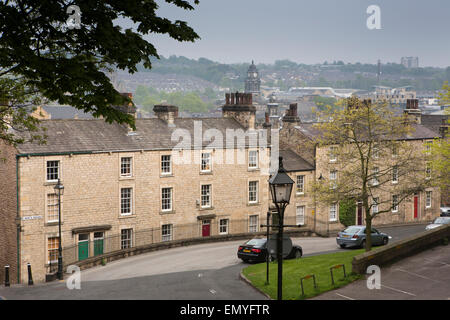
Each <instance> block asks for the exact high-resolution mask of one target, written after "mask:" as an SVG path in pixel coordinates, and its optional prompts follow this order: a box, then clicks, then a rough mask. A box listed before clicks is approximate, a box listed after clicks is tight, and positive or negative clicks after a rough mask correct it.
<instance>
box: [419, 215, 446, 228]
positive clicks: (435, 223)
mask: <svg viewBox="0 0 450 320" xmlns="http://www.w3.org/2000/svg"><path fill="white" fill-rule="evenodd" d="M443 224H450V217H438V218H436V219H434V221H433V223H432V224H429V225H427V226H426V227H425V230H431V229H434V228H437V227H440V226H442V225H443Z"/></svg>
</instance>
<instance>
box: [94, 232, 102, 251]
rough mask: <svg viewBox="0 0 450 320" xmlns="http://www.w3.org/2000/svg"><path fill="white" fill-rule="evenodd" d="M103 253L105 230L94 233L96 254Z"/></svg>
mask: <svg viewBox="0 0 450 320" xmlns="http://www.w3.org/2000/svg"><path fill="white" fill-rule="evenodd" d="M101 254H103V232H95V233H94V256H98V255H101Z"/></svg>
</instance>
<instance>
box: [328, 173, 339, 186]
mask: <svg viewBox="0 0 450 320" xmlns="http://www.w3.org/2000/svg"><path fill="white" fill-rule="evenodd" d="M337 175H338V171H337V170H331V171H330V189H336V188H337Z"/></svg>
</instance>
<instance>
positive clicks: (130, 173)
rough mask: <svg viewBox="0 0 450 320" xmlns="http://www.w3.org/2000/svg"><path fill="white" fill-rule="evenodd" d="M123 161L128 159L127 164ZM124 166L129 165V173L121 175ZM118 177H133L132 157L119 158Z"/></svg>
mask: <svg viewBox="0 0 450 320" xmlns="http://www.w3.org/2000/svg"><path fill="white" fill-rule="evenodd" d="M125 159H129V163H128V164H127V163H124V160H125ZM124 165H129V170H130V172H129V173H123V172H122V169H123V166H124ZM120 176H121V177H132V176H133V157H120Z"/></svg>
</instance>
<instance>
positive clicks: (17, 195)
mask: <svg viewBox="0 0 450 320" xmlns="http://www.w3.org/2000/svg"><path fill="white" fill-rule="evenodd" d="M16 226H17V283H20V232H21V231H22V228H21V223H20V212H19V156H18V155H16Z"/></svg>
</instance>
